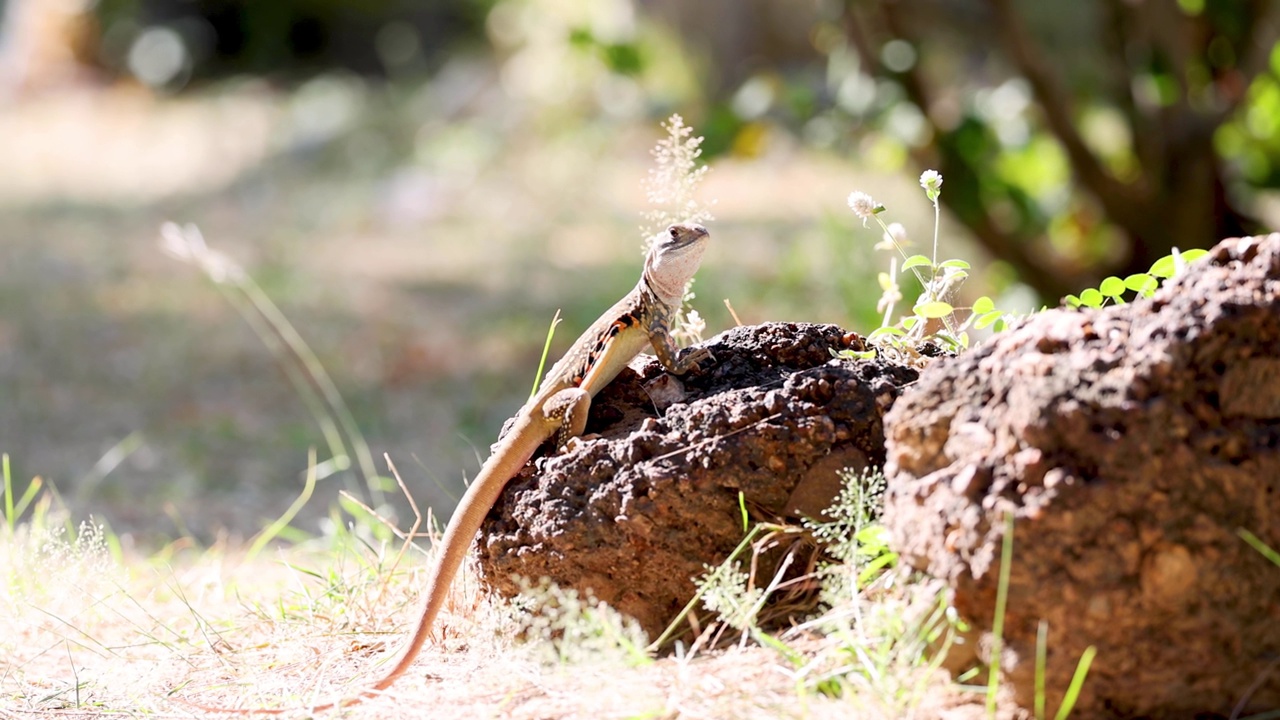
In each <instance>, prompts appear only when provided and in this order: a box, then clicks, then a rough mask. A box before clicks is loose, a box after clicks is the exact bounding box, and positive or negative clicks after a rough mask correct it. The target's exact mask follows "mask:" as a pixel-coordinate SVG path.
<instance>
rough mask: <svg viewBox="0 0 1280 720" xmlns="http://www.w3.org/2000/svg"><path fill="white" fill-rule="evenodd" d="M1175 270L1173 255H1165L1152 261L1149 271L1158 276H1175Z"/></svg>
mask: <svg viewBox="0 0 1280 720" xmlns="http://www.w3.org/2000/svg"><path fill="white" fill-rule="evenodd" d="M1173 270H1174V268H1173V256H1172V255H1165V256H1164V257H1162V258H1160V259H1159V260H1157V261H1155V262H1154V263H1152V264H1151V269H1150V270H1148V271H1147V272H1148V273H1149V274H1151V275H1155V276H1156V277H1160V278H1171V277H1173Z"/></svg>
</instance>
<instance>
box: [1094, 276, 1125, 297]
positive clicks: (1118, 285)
mask: <svg viewBox="0 0 1280 720" xmlns="http://www.w3.org/2000/svg"><path fill="white" fill-rule="evenodd" d="M1098 289H1099V290H1101V291H1102V294H1103V295H1106V296H1107V297H1111V298H1118V297H1120V296H1121V295H1123V294H1124V290H1125V287H1124V281H1123V280H1121V279H1120V278H1118V277H1116V276H1115V275H1112V276H1111V277H1108V278H1107V279H1106V280H1103V281H1102V284H1101V285H1099V286H1098Z"/></svg>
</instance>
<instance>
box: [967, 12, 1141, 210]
mask: <svg viewBox="0 0 1280 720" xmlns="http://www.w3.org/2000/svg"><path fill="white" fill-rule="evenodd" d="M988 5H989V6H990V7H991V9H992V11H993V12H994V13H995V16H996V18H997V23H996V24H997V25H999V26H1000V30H1001V33H1000V35H1001V39H1002V43H1003V46H1004V49H1005V52H1006V53H1007V54H1008V56H1009V58H1010V60H1012V61H1013V63H1014V65H1015V66H1017V68H1018V71H1019V72H1021V73H1022V75H1023V76H1024V77H1025V78H1026V79H1027V81H1028V82H1029V83H1031V89H1032V92H1034V93H1035V96H1036V100H1037V102H1039V103H1040V106H1041V107H1042V108H1043V109H1044V119H1045V123H1046V124H1047V125H1048V127H1049V130H1050V131H1051V132H1052V133H1053V135H1054V136H1055V137H1056V138H1058V142H1060V143H1062V147H1063V149H1064V150H1065V151H1066V153H1067V158H1068V159H1069V160H1070V161H1071V167H1072V168H1073V169H1074V170H1075V172H1076V176H1077V177H1078V178H1079V179H1080V182H1081V183H1082V184H1083V185H1084V186H1085V187H1087V188H1088V189H1089V191H1090V192H1091V194H1092V195H1093V196H1094V198H1096V199H1097V201H1098V203H1099V204H1101V205H1102V206H1103V208H1105V209H1106V212H1107V214H1108V215H1109V216H1111V218H1112V219H1114V220H1115V221H1116V222H1118V223H1120V224H1121V225H1123V226H1124V227H1125V228H1126V229H1127V230H1129V231H1130V232H1131V233H1133V232H1141V231H1142V230H1143V228H1144V226H1145V225H1146V224H1147V222H1148V213H1147V212H1146V211H1145V206H1146V204H1147V202H1148V199H1149V196H1150V193H1149V191H1148V190H1147V188H1146V187H1145V186H1143V185H1126V184H1124V183H1122V182H1120V181H1119V180H1117V179H1116V178H1115V177H1113V176H1112V175H1111V174H1110V173H1108V172H1107V171H1106V170H1105V169H1104V168H1103V167H1102V164H1101V163H1100V162H1099V161H1098V158H1097V157H1095V156H1094V154H1093V151H1091V150H1090V149H1089V147H1088V145H1086V144H1085V142H1084V139H1083V138H1082V137H1081V136H1080V134H1079V132H1077V131H1076V127H1075V118H1074V113H1073V112H1072V108H1071V102H1070V100H1069V99H1068V97H1067V94H1066V92H1065V91H1064V90H1063V88H1062V83H1061V81H1060V80H1059V79H1058V77H1057V75H1056V74H1055V73H1054V72H1053V70H1052V69H1051V67H1050V65H1049V63H1048V62H1046V61H1045V59H1044V58H1043V57H1042V56H1041V55H1040V54H1039V53H1037V52H1036V50H1035V48H1034V47H1033V46H1032V45H1031V43H1030V42H1029V41H1028V38H1029V37H1030V35H1029V34H1028V33H1029V31H1028V29H1027V27H1026V26H1025V25H1024V24H1023V22H1022V18H1021V17H1020V16H1019V15H1018V13H1017V12H1016V11H1015V10H1014V9H1013V4H1012V2H1011V0H988Z"/></svg>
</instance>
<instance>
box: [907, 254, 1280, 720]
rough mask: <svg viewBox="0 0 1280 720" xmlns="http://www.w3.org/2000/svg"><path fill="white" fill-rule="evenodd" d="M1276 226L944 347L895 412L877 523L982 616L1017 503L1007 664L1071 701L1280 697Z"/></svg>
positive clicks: (1228, 709) (1117, 704)
mask: <svg viewBox="0 0 1280 720" xmlns="http://www.w3.org/2000/svg"><path fill="white" fill-rule="evenodd" d="M1277 358H1280V235H1271V236H1269V237H1263V238H1246V239H1237V240H1228V241H1225V242H1223V243H1222V244H1220V245H1219V246H1218V247H1217V248H1215V249H1214V251H1213V252H1212V253H1211V255H1210V257H1209V258H1206V259H1204V260H1201V261H1199V262H1198V263H1195V264H1193V265H1192V267H1191V268H1189V270H1188V271H1187V272H1186V273H1185V274H1184V275H1182V276H1181V277H1179V278H1178V279H1177V280H1176V281H1174V282H1172V283H1170V284H1169V285H1168V286H1167V287H1165V288H1163V289H1161V290H1160V291H1159V292H1158V293H1157V294H1156V296H1155V297H1154V298H1152V299H1151V300H1148V301H1141V302H1135V303H1132V304H1130V305H1124V306H1118V307H1109V308H1106V309H1103V310H1101V311H1089V312H1074V311H1062V310H1052V311H1049V312H1045V313H1041V314H1038V315H1036V316H1033V317H1032V318H1030V319H1029V320H1028V321H1027V322H1026V323H1025V324H1024V325H1022V326H1021V327H1019V328H1017V329H1015V330H1013V331H1010V332H1008V333H1006V334H1004V335H1001V336H998V337H996V338H995V339H993V340H992V341H991V342H989V343H987V344H986V345H984V346H982V347H980V348H978V349H976V350H974V351H973V352H970V353H968V354H966V355H964V356H961V357H959V358H957V359H955V360H951V361H945V362H939V363H936V364H935V365H934V366H933V367H931V368H929V369H928V370H927V371H925V372H924V373H922V375H921V378H920V381H919V382H918V383H917V384H916V385H915V386H913V387H911V388H910V389H909V390H908V391H907V392H906V393H904V394H903V396H902V397H901V398H900V399H899V401H898V403H897V404H896V405H895V406H894V408H893V410H892V411H891V412H890V413H889V414H888V416H887V417H886V432H887V434H888V451H889V463H888V468H887V469H888V474H889V488H888V493H887V499H886V503H887V504H886V509H885V522H886V524H887V525H888V527H889V529H890V532H891V534H892V537H893V543H894V545H895V546H896V548H897V549H898V550H899V551H901V552H902V554H903V557H904V559H905V560H906V561H907V562H908V563H910V564H911V565H913V566H915V567H917V568H919V569H921V570H924V571H926V572H928V573H930V574H932V575H934V576H936V577H938V578H942V579H944V580H945V581H946V582H947V583H949V585H950V587H951V589H952V591H953V593H954V603H955V606H956V608H957V610H958V611H959V612H960V613H961V614H962V615H963V616H964V617H965V618H966V619H968V620H969V621H970V622H971V623H972V624H973V626H974V627H975V628H976V629H977V630H978V631H980V632H986V631H988V630H989V629H990V627H991V622H992V615H993V608H994V605H995V603H994V600H995V596H996V585H997V576H998V568H999V562H1000V546H1001V540H1002V537H1003V529H1004V520H1003V519H1004V517H1005V516H1006V513H1011V514H1012V515H1013V517H1014V518H1015V522H1016V524H1015V531H1014V532H1015V534H1014V549H1013V563H1012V577H1011V582H1010V589H1009V602H1008V611H1007V613H1006V616H1005V626H1004V627H1005V629H1004V636H1005V642H1006V643H1007V645H1008V648H1009V651H1010V652H1008V653H1007V654H1006V655H1004V656H1003V661H1004V662H1003V663H1002V664H1003V665H1004V669H1005V671H1006V677H1007V679H1008V681H1009V682H1011V683H1012V684H1013V686H1014V689H1015V693H1016V695H1017V698H1018V700H1019V702H1021V703H1023V704H1024V705H1026V706H1030V704H1031V703H1032V700H1033V698H1034V686H1033V678H1034V657H1035V647H1036V645H1035V637H1036V628H1037V624H1038V623H1039V622H1040V621H1041V620H1045V621H1048V623H1049V634H1048V644H1047V648H1048V699H1049V706H1048V707H1049V711H1050V712H1053V710H1054V709H1055V708H1056V706H1057V703H1058V702H1059V701H1060V699H1061V697H1062V692H1063V691H1064V690H1065V689H1066V687H1067V685H1068V683H1069V681H1070V678H1071V675H1072V673H1073V671H1074V669H1075V666H1076V662H1077V660H1078V659H1079V658H1080V656H1081V654H1082V653H1083V652H1084V651H1085V649H1086V648H1087V647H1088V646H1090V645H1093V646H1096V647H1097V650H1098V654H1097V658H1096V659H1095V661H1094V664H1093V667H1092V669H1091V670H1090V672H1089V676H1088V680H1087V682H1086V683H1085V686H1084V692H1083V695H1082V698H1081V704H1080V705H1078V708H1079V711H1078V712H1077V715H1079V716H1082V717H1108V716H1110V717H1133V716H1145V717H1152V718H1186V717H1192V716H1194V715H1196V714H1197V713H1209V714H1212V713H1217V714H1218V715H1220V716H1223V717H1226V716H1228V715H1231V714H1232V712H1233V710H1236V712H1237V714H1238V715H1239V714H1244V715H1247V714H1249V713H1251V712H1258V711H1261V710H1269V709H1274V708H1276V707H1280V668H1277V662H1278V661H1280V568H1277V567H1275V566H1274V565H1272V564H1270V563H1269V562H1268V561H1266V560H1265V559H1264V558H1263V557H1262V556H1261V555H1260V554H1259V553H1258V552H1257V551H1255V550H1254V549H1253V548H1251V547H1250V546H1249V545H1247V544H1246V543H1245V542H1244V541H1243V540H1242V539H1241V537H1240V535H1239V531H1240V530H1241V529H1244V530H1248V531H1249V532H1252V533H1254V534H1256V535H1257V536H1258V537H1260V538H1261V539H1262V540H1263V541H1265V542H1266V543H1268V544H1269V545H1270V546H1271V547H1273V548H1280V401H1278V400H1277V398H1280V370H1278V369H1277Z"/></svg>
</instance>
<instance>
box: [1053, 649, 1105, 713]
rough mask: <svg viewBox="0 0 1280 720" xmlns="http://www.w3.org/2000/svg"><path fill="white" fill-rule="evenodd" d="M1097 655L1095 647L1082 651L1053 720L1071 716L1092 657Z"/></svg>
mask: <svg viewBox="0 0 1280 720" xmlns="http://www.w3.org/2000/svg"><path fill="white" fill-rule="evenodd" d="M1097 654H1098V647H1097V646H1096V645H1090V646H1089V647H1087V648H1085V649H1084V654H1083V655H1081V656H1080V662H1079V663H1077V664H1076V672H1075V674H1074V675H1072V676H1071V685H1069V686H1068V687H1067V694H1066V696H1064V697H1063V698H1062V706H1061V707H1059V708H1058V712H1057V714H1056V715H1054V716H1053V718H1054V720H1067V717H1068V716H1069V715H1071V709H1072V708H1074V707H1075V706H1076V700H1077V699H1079V697H1080V688H1082V687H1084V679H1085V678H1086V677H1088V675H1089V666H1090V665H1092V664H1093V657H1094V656H1095V655H1097Z"/></svg>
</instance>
